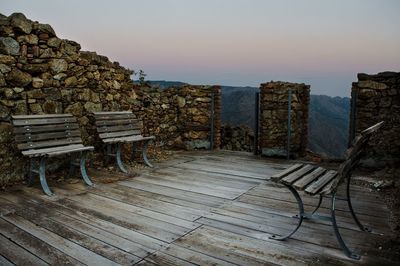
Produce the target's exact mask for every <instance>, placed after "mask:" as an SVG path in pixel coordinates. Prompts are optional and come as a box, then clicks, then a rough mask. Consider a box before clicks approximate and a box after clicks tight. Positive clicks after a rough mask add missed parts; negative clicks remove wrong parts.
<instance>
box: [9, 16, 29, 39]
mask: <svg viewBox="0 0 400 266" xmlns="http://www.w3.org/2000/svg"><path fill="white" fill-rule="evenodd" d="M9 20H10V22H11V26H12V27H13V28H14V29H16V30H18V31H20V32H23V33H26V34H29V33H31V31H32V21H30V20H29V19H27V18H26V17H25V15H24V14H22V13H14V14H11V15H10V16H9Z"/></svg>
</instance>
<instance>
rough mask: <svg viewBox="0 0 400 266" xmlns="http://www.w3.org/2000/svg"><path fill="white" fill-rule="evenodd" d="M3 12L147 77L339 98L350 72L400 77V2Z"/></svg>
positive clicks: (157, 1) (221, 2) (261, 0)
mask: <svg viewBox="0 0 400 266" xmlns="http://www.w3.org/2000/svg"><path fill="white" fill-rule="evenodd" d="M13 12H22V13H24V14H25V15H26V16H27V17H28V18H29V19H32V20H37V21H39V22H41V23H49V24H50V25H52V26H53V28H54V29H55V31H56V33H57V36H58V37H60V38H63V39H70V40H74V41H76V42H78V43H80V44H81V46H82V50H88V51H96V52H97V53H98V54H102V55H105V56H108V57H109V58H110V59H111V60H112V61H118V62H120V63H121V65H123V66H125V67H128V68H130V69H132V70H136V71H138V70H139V69H143V70H144V72H145V73H146V74H147V78H148V79H151V80H159V79H165V80H178V81H184V82H188V83H191V84H210V85H213V84H218V85H238V86H256V87H258V86H259V84H260V83H263V82H266V81H270V80H284V81H293V82H304V83H306V84H310V85H311V93H312V94H326V95H331V96H349V95H350V88H351V82H353V81H356V80H357V73H359V72H365V73H370V74H373V73H377V72H381V71H386V70H391V71H397V72H399V71H400V0H131V1H128V0H112V1H111V0H110V1H105V0H86V1H85V0H68V1H61V0H36V1H32V0H1V2H0V13H2V14H4V15H7V16H8V15H10V14H12V13H13Z"/></svg>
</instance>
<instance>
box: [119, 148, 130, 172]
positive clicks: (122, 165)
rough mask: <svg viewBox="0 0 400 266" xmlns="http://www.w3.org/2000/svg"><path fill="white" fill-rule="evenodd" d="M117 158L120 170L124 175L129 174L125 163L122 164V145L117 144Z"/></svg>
mask: <svg viewBox="0 0 400 266" xmlns="http://www.w3.org/2000/svg"><path fill="white" fill-rule="evenodd" d="M116 157H117V164H118V167H119V169H120V170H121V171H122V172H124V173H128V171H127V170H126V168H125V166H124V163H123V162H122V159H121V143H118V144H117V155H116Z"/></svg>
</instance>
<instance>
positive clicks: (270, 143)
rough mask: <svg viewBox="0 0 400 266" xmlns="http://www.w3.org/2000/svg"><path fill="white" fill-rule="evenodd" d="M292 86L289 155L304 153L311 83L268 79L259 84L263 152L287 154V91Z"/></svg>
mask: <svg viewBox="0 0 400 266" xmlns="http://www.w3.org/2000/svg"><path fill="white" fill-rule="evenodd" d="M289 88H291V90H292V103H291V140H290V152H291V155H292V156H302V155H304V152H305V149H306V147H307V129H308V107H309V102H310V86H309V85H305V84H298V83H289V82H281V81H276V82H274V81H271V82H268V83H264V84H261V87H260V144H259V145H260V149H261V152H262V154H263V155H266V156H286V153H287V136H288V130H287V125H288V92H289Z"/></svg>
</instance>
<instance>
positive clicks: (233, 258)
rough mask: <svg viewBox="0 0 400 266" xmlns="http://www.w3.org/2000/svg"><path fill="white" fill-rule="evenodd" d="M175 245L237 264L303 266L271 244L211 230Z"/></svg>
mask: <svg viewBox="0 0 400 266" xmlns="http://www.w3.org/2000/svg"><path fill="white" fill-rule="evenodd" d="M204 243H207V244H206V245H205V244H204ZM176 244H177V245H179V246H182V247H186V248H189V249H191V250H195V251H197V252H200V253H203V254H206V255H209V256H212V257H215V258H218V259H220V260H224V261H227V262H229V263H233V264H239V265H274V264H281V265H282V264H285V265H306V262H305V261H304V260H302V259H303V258H301V257H299V256H298V254H296V255H297V256H293V252H292V250H289V249H287V250H285V254H282V252H280V253H281V254H282V255H281V256H279V255H277V254H279V253H278V249H277V248H275V247H274V245H273V244H268V245H267V244H266V243H265V242H264V241H260V240H257V239H254V238H249V237H246V236H243V235H237V234H233V233H229V232H226V231H223V230H218V229H215V228H211V227H202V228H200V229H197V230H195V231H193V232H191V233H189V234H188V235H186V236H185V237H183V238H181V239H180V241H179V242H177V243H176Z"/></svg>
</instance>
